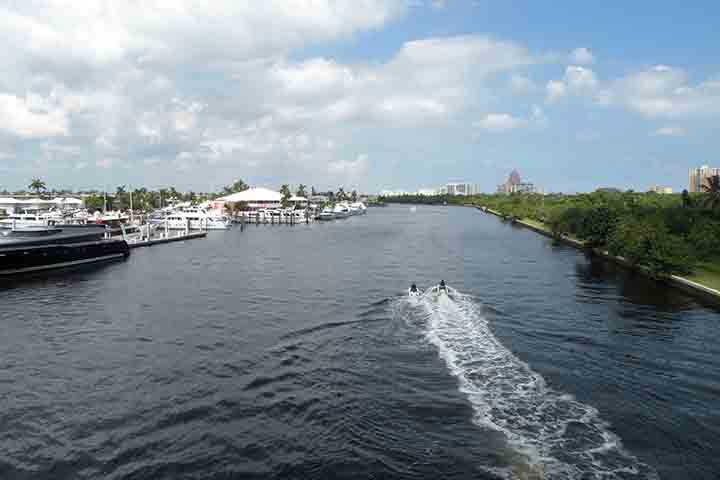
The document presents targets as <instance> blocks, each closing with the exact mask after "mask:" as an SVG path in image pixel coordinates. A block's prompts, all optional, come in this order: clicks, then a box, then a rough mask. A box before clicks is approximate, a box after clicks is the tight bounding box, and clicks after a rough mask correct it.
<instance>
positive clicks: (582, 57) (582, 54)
mask: <svg viewBox="0 0 720 480" xmlns="http://www.w3.org/2000/svg"><path fill="white" fill-rule="evenodd" d="M570 61H571V62H572V63H574V64H576V65H591V64H592V63H593V62H594V61H595V57H594V56H593V53H592V50H590V49H589V48H586V47H580V48H576V49H575V50H573V51H572V52H571V53H570Z"/></svg>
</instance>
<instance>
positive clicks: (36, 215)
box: [0, 210, 64, 228]
mask: <svg viewBox="0 0 720 480" xmlns="http://www.w3.org/2000/svg"><path fill="white" fill-rule="evenodd" d="M61 223H64V215H63V213H62V212H60V211H58V210H48V211H41V210H25V211H24V212H23V213H12V214H10V215H9V216H8V217H7V218H4V219H2V220H0V228H23V227H47V226H52V225H59V224H61Z"/></svg>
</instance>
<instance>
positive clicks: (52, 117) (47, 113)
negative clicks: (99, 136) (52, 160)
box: [0, 94, 68, 138]
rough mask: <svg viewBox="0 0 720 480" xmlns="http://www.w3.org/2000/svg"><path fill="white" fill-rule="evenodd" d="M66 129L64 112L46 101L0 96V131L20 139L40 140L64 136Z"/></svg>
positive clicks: (35, 97) (30, 97) (35, 98)
mask: <svg viewBox="0 0 720 480" xmlns="http://www.w3.org/2000/svg"><path fill="white" fill-rule="evenodd" d="M67 128H68V127H67V117H66V115H65V112H64V111H63V110H62V109H61V108H59V107H57V106H55V105H51V104H50V103H49V102H48V101H47V100H46V99H44V98H41V97H38V96H36V95H32V94H29V95H27V96H26V97H25V98H19V97H16V96H15V95H7V94H0V130H3V131H5V132H7V133H9V134H11V135H15V136H18V137H22V138H42V137H55V136H59V135H66V134H67V133H68V132H67Z"/></svg>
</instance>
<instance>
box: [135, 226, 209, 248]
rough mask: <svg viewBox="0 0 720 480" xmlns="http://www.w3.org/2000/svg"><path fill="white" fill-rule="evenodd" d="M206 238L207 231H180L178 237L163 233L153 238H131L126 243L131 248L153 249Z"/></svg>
mask: <svg viewBox="0 0 720 480" xmlns="http://www.w3.org/2000/svg"><path fill="white" fill-rule="evenodd" d="M205 237H207V231H205V230H202V231H199V232H184V231H180V232H178V233H177V234H176V235H173V234H167V235H166V234H165V233H164V232H163V233H161V234H160V235H157V236H152V237H150V238H145V237H140V238H132V237H129V238H128V239H127V240H126V241H127V244H128V246H129V247H130V248H140V247H152V246H153V245H161V244H164V243H172V242H182V241H185V240H194V239H196V238H205Z"/></svg>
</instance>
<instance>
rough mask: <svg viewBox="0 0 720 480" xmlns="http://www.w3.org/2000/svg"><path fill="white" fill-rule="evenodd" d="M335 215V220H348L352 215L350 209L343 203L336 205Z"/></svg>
mask: <svg viewBox="0 0 720 480" xmlns="http://www.w3.org/2000/svg"><path fill="white" fill-rule="evenodd" d="M333 213H334V214H335V218H347V217H349V216H350V215H351V213H350V208H348V206H347V204H345V203H342V202H341V203H338V204H337V205H335V208H333Z"/></svg>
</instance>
